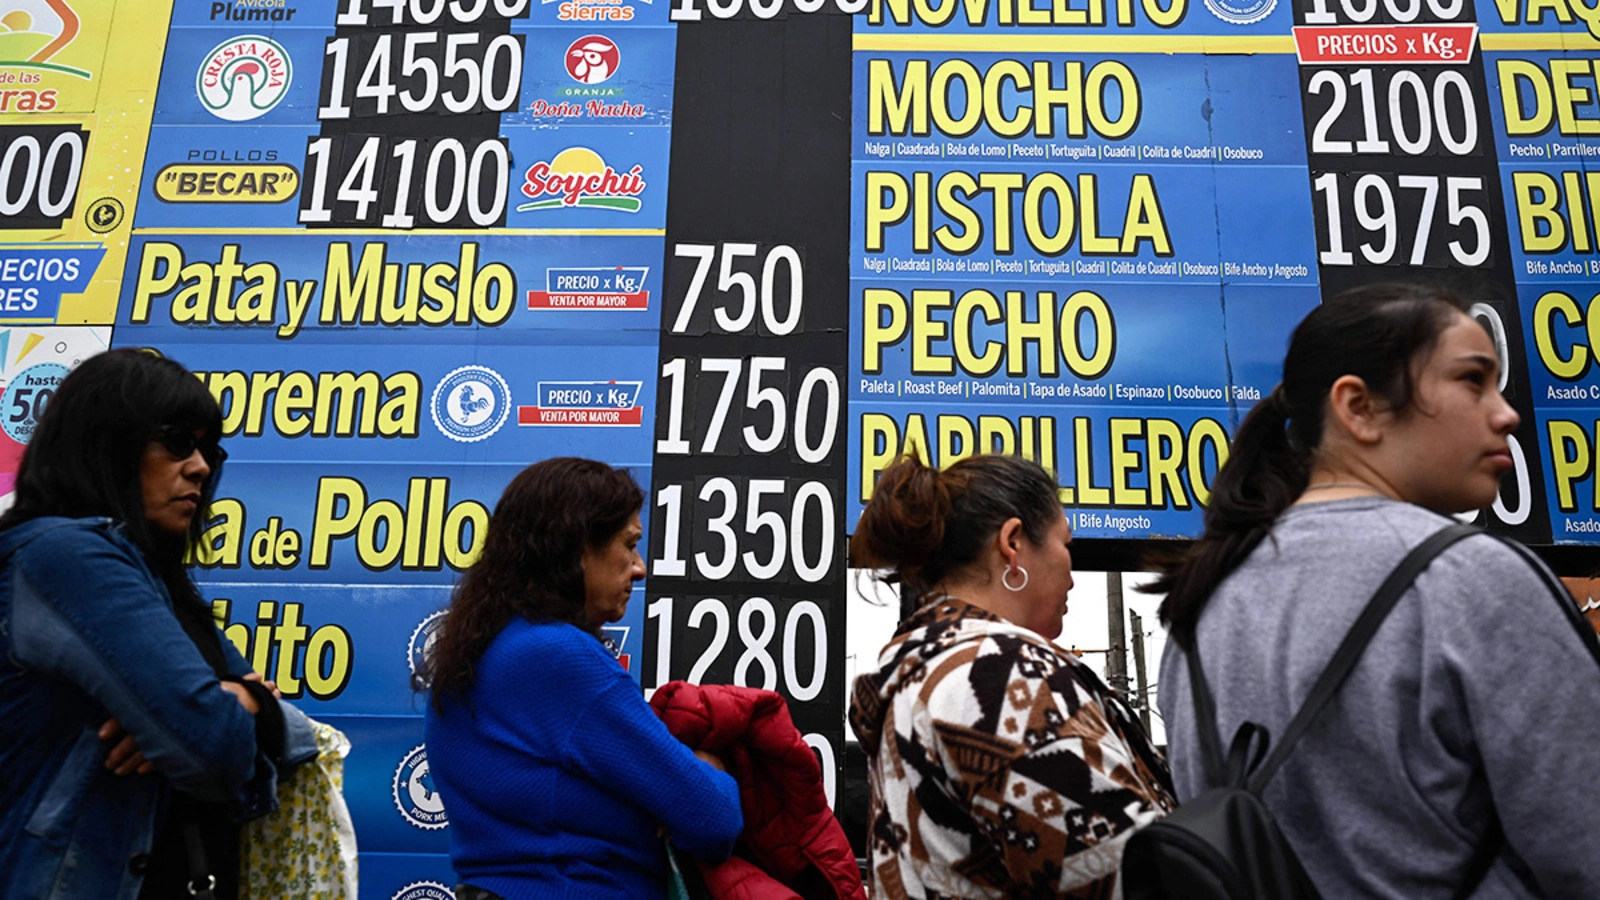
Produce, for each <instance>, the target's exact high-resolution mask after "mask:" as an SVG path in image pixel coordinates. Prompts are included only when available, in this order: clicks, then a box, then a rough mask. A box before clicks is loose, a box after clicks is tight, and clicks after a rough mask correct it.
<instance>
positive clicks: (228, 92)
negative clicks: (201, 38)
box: [195, 34, 294, 122]
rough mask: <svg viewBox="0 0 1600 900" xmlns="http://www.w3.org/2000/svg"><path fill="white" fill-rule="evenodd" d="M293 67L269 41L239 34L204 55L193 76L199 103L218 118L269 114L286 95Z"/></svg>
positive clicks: (284, 52)
mask: <svg viewBox="0 0 1600 900" xmlns="http://www.w3.org/2000/svg"><path fill="white" fill-rule="evenodd" d="M293 77H294V66H293V64H291V63H290V61H289V51H287V50H285V49H284V48H283V45H282V44H280V43H278V42H277V41H274V40H273V39H272V38H268V37H262V36H260V35H256V34H246V35H240V36H239V37H235V38H229V39H228V40H226V41H223V42H222V43H220V44H218V45H217V46H216V49H214V50H212V51H211V52H210V53H208V54H206V58H205V61H204V62H203V63H201V65H200V71H199V73H198V74H197V75H196V76H195V91H196V93H198V94H199V95H200V102H201V103H202V104H204V106H205V108H206V109H207V110H208V111H209V112H210V113H211V114H212V115H214V116H216V117H217V118H219V119H226V120H228V121H229V122H248V121H250V120H251V119H255V118H259V117H261V116H264V115H266V114H267V113H269V112H271V111H272V109H273V107H275V106H277V105H278V104H279V103H281V102H282V101H283V98H284V95H286V94H288V93H289V81H290V79H292V78H293Z"/></svg>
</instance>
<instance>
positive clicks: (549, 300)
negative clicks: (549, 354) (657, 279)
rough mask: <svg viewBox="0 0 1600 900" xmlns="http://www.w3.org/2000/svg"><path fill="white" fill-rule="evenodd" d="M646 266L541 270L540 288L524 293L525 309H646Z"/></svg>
mask: <svg viewBox="0 0 1600 900" xmlns="http://www.w3.org/2000/svg"><path fill="white" fill-rule="evenodd" d="M649 274H650V268H649V267H648V266H617V267H616V268H612V269H605V268H572V269H545V270H544V287H545V289H544V290H542V291H529V292H528V308H529V309H649V308H650V292H649V291H647V290H645V289H644V279H645V276H647V275H649Z"/></svg>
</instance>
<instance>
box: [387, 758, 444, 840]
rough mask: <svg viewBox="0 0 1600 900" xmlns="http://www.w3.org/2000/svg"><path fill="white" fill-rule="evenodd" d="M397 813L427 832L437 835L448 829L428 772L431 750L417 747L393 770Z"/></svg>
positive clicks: (442, 806)
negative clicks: (439, 831)
mask: <svg viewBox="0 0 1600 900" xmlns="http://www.w3.org/2000/svg"><path fill="white" fill-rule="evenodd" d="M392 791H393V794H394V806H395V809H398V810H399V811H400V817H401V818H403V819H405V820H406V821H407V822H409V823H411V824H412V825H415V826H416V827H418V828H421V829H423V830H424V831H437V830H438V829H440V828H443V827H445V826H446V825H449V824H450V822H449V820H448V819H446V818H445V814H444V800H442V799H440V797H439V791H438V790H437V789H435V788H434V786H433V774H432V773H431V772H429V770H428V748H427V745H425V744H418V745H417V746H415V747H413V748H411V752H410V753H407V754H406V755H405V757H404V758H402V759H401V760H400V765H399V766H397V767H396V768H395V770H394V783H393V785H392Z"/></svg>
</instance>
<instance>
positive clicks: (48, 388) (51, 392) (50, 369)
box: [0, 362, 69, 444]
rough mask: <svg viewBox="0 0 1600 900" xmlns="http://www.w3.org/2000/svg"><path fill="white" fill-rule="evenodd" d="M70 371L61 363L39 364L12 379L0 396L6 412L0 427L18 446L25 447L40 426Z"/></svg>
mask: <svg viewBox="0 0 1600 900" xmlns="http://www.w3.org/2000/svg"><path fill="white" fill-rule="evenodd" d="M68 371H69V370H68V369H67V367H66V366H63V365H62V364H61V363H53V362H47V363H38V364H37V365H32V366H29V367H27V368H26V369H23V370H22V371H21V372H18V373H17V374H15V375H13V376H11V380H10V381H9V382H7V383H6V389H5V393H3V394H0V409H4V410H5V414H4V417H3V418H0V425H3V426H4V427H5V431H6V434H7V435H8V436H9V437H10V438H11V439H12V440H13V441H16V442H17V443H19V444H26V443H27V442H28V441H29V439H31V438H32V437H33V429H34V428H36V427H38V425H39V417H40V416H41V415H43V414H44V408H45V407H46V406H48V405H49V404H50V398H51V397H54V396H55V395H56V388H58V387H60V386H61V381H62V379H64V378H66V377H67V372H68Z"/></svg>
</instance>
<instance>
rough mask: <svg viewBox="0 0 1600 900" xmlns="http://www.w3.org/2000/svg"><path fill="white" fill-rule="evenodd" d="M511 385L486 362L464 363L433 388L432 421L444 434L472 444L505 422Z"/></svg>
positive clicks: (509, 401) (452, 438)
mask: <svg viewBox="0 0 1600 900" xmlns="http://www.w3.org/2000/svg"><path fill="white" fill-rule="evenodd" d="M510 412H511V388H510V387H508V386H507V385H506V380H505V379H504V378H501V377H500V373H499V372H496V371H495V370H493V369H490V368H488V367H486V366H462V367H461V368H459V369H455V370H454V371H452V372H451V373H450V374H448V375H446V376H445V377H444V379H443V380H442V381H440V382H439V385H438V387H435V388H434V389H433V424H434V426H435V427H437V428H438V429H439V430H440V431H441V432H443V433H444V436H445V437H447V438H449V439H451V440H453V441H461V442H462V443H464V444H470V443H472V442H474V441H481V440H483V439H484V438H486V437H488V436H489V435H491V434H494V433H495V432H496V431H499V430H500V426H501V425H504V424H505V423H506V416H507V415H508V414H509V413H510Z"/></svg>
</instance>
